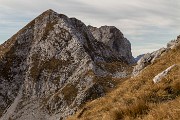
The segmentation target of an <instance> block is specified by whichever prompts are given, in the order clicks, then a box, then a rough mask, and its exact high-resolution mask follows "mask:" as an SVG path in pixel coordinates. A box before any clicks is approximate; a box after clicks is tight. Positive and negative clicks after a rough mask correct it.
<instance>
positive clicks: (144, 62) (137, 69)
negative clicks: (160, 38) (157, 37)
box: [132, 36, 180, 77]
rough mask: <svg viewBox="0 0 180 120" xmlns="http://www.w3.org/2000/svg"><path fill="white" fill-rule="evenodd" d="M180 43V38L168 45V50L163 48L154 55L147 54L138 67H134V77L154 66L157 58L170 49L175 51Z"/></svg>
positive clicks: (153, 53) (140, 60) (138, 63)
mask: <svg viewBox="0 0 180 120" xmlns="http://www.w3.org/2000/svg"><path fill="white" fill-rule="evenodd" d="M179 43H180V36H178V37H177V39H176V40H172V41H170V42H169V43H168V44H167V48H161V49H159V50H157V51H154V52H152V53H147V54H145V55H144V56H143V57H141V59H139V60H138V62H137V65H136V66H135V67H134V69H133V72H132V77H134V76H137V75H138V74H139V73H140V72H141V71H142V70H143V69H144V68H145V67H146V66H148V65H150V64H152V63H153V62H154V61H155V60H156V59H157V58H159V57H161V56H162V55H163V54H164V53H166V52H167V51H168V50H169V49H173V48H174V47H176V46H177V44H179Z"/></svg>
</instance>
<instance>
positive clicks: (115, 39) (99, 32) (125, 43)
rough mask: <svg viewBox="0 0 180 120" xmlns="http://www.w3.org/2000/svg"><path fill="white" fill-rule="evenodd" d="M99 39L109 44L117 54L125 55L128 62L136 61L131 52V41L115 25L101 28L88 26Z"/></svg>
mask: <svg viewBox="0 0 180 120" xmlns="http://www.w3.org/2000/svg"><path fill="white" fill-rule="evenodd" d="M88 29H89V30H90V31H91V33H92V34H93V36H94V38H95V39H96V40H97V41H100V42H102V43H104V44H105V45H107V46H109V47H110V48H111V49H112V50H113V51H115V52H116V54H117V56H120V57H123V58H124V59H125V60H127V61H128V63H134V62H135V61H134V58H133V57H132V53H131V43H130V42H129V40H127V39H126V38H125V37H124V35H123V34H122V32H121V31H120V30H119V29H117V28H116V27H114V26H102V27H100V28H96V27H92V26H88Z"/></svg>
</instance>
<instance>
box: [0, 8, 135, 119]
mask: <svg viewBox="0 0 180 120" xmlns="http://www.w3.org/2000/svg"><path fill="white" fill-rule="evenodd" d="M105 30H107V33H106V32H105ZM111 30H112V31H113V32H111ZM114 30H115V31H114ZM102 31H103V32H104V33H103V34H101V35H102V38H101V40H99V39H97V38H96V37H95V36H94V35H95V34H94V33H92V31H91V30H90V28H89V27H87V26H86V25H85V24H84V23H82V22H81V21H80V20H77V19H76V18H68V17H67V16H65V15H63V14H58V13H56V12H54V11H52V10H48V11H46V12H44V13H43V14H42V15H40V16H38V17H37V18H36V19H34V20H33V21H32V22H31V23H29V24H28V25H27V26H26V27H24V28H23V29H22V30H20V31H19V32H18V33H17V34H16V35H14V36H13V37H12V38H11V39H9V40H8V41H7V42H5V43H4V44H2V45H1V46H0V108H1V111H0V116H2V117H1V119H4V118H6V119H13V120H32V119H33V120H42V119H43V120H59V119H64V118H65V117H66V116H68V115H71V114H73V113H74V112H75V111H76V110H77V109H78V107H79V106H80V105H81V104H83V103H84V102H86V101H87V100H92V99H95V98H97V97H100V96H103V95H104V94H105V92H104V91H105V87H104V86H103V84H101V82H102V80H104V79H106V80H109V79H111V77H107V76H113V73H116V77H117V76H118V77H125V76H127V75H128V74H129V73H128V71H127V68H128V64H129V63H131V62H132V61H133V58H132V55H131V52H130V47H131V46H130V43H129V41H127V40H126V39H125V38H124V37H123V35H122V33H121V32H120V31H119V30H117V29H116V28H114V27H107V28H106V27H105V28H104V27H102ZM108 34H111V35H112V36H111V37H110V38H109V37H107V38H106V37H105V36H106V35H108ZM114 36H115V37H117V39H114V38H113V37H114ZM108 41H109V42H108ZM106 42H107V43H106ZM124 45H126V49H125V47H124ZM126 50H127V51H126ZM119 54H120V55H119ZM114 63H116V64H118V65H119V66H118V68H117V69H109V68H110V66H116V64H115V65H114ZM107 66H108V69H107ZM112 68H115V67H112ZM121 73H122V74H121ZM103 82H105V80H104V81H103ZM112 84H113V83H111V81H108V82H107V86H113V85H112ZM20 88H21V89H20ZM19 91H21V92H22V93H21V94H20V95H21V96H20V97H19ZM2 113H3V114H2Z"/></svg>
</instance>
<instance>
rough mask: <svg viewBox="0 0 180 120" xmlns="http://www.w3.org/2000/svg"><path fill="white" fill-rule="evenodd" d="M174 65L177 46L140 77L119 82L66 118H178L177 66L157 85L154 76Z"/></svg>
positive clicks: (179, 57)
mask: <svg viewBox="0 0 180 120" xmlns="http://www.w3.org/2000/svg"><path fill="white" fill-rule="evenodd" d="M173 64H178V65H180V45H179V46H177V47H176V48H175V49H173V50H170V51H168V52H167V53H166V54H165V55H163V56H162V57H161V58H160V59H157V60H156V61H155V62H154V63H153V64H152V65H149V66H148V67H147V68H146V69H145V70H144V71H143V72H142V73H141V74H140V75H139V76H137V77H135V78H131V79H129V80H127V81H125V82H123V83H121V84H120V85H119V86H118V88H116V90H114V91H112V92H110V93H109V94H107V95H106V96H105V97H102V98H99V99H96V100H94V101H92V102H89V103H87V104H86V105H85V106H84V107H83V108H82V109H81V110H79V111H78V112H77V113H76V114H75V115H73V116H71V117H70V118H68V119H69V120H75V119H82V120H118V119H125V120H129V119H130V120H131V119H147V120H155V119H157V120H158V119H159V120H160V119H161V120H162V119H168V120H169V119H172V120H178V119H180V106H179V105H180V67H179V66H177V67H175V68H173V69H172V70H171V71H170V73H169V74H168V75H167V76H166V77H165V78H163V80H162V81H161V82H159V83H157V84H154V83H153V82H152V79H153V78H154V76H156V75H157V74H158V73H160V72H162V71H163V70H165V69H166V68H168V67H169V66H171V65H173Z"/></svg>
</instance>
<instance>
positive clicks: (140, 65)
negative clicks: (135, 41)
mask: <svg viewBox="0 0 180 120" xmlns="http://www.w3.org/2000/svg"><path fill="white" fill-rule="evenodd" d="M166 51H167V49H166V48H161V49H159V50H157V51H154V52H152V53H147V54H145V55H143V57H141V59H139V61H138V62H137V65H136V66H135V67H134V69H133V72H132V75H133V76H137V75H138V74H139V73H140V72H141V71H142V70H143V69H144V68H145V67H146V66H148V65H150V64H151V63H153V62H154V61H155V60H156V59H157V58H159V57H160V56H161V55H162V54H163V53H164V52H166Z"/></svg>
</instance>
